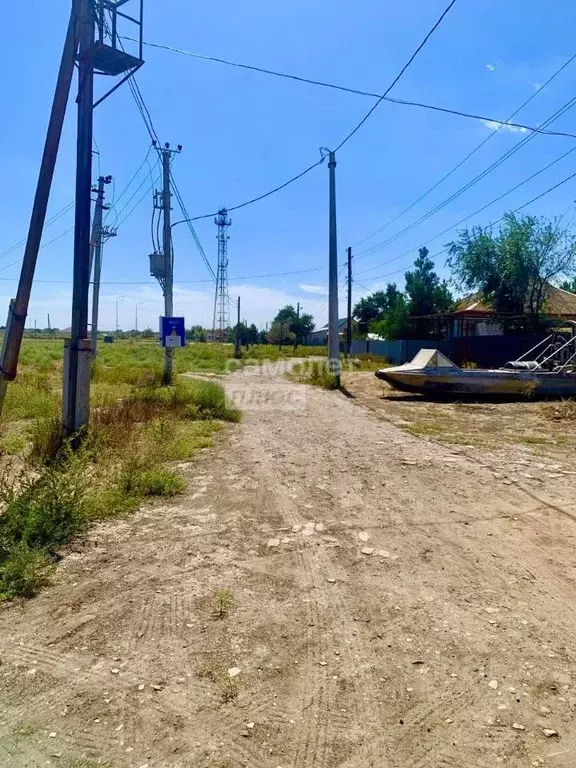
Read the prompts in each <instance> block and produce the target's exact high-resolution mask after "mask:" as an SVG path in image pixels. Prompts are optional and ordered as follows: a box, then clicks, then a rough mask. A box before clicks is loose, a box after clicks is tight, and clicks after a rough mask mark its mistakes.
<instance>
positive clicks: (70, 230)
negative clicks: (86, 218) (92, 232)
mask: <svg viewBox="0 0 576 768" xmlns="http://www.w3.org/2000/svg"><path fill="white" fill-rule="evenodd" d="M73 231H74V227H70V228H69V229H67V230H66V231H65V232H61V233H60V234H59V235H57V236H56V237H55V238H54V239H53V240H50V241H49V242H47V243H43V244H42V245H41V246H40V249H39V250H43V249H44V248H48V246H49V245H52V243H55V242H56V241H57V240H60V239H61V238H62V237H64V236H65V235H68V234H69V233H70V232H73ZM23 260H24V257H23V256H21V257H20V258H19V259H16V261H12V262H11V263H10V264H6V265H4V266H3V267H1V268H0V272H4V270H5V269H8V268H9V267H13V266H14V265H15V264H20V263H21V262H22V261H23ZM14 279H15V280H17V279H18V278H14Z"/></svg>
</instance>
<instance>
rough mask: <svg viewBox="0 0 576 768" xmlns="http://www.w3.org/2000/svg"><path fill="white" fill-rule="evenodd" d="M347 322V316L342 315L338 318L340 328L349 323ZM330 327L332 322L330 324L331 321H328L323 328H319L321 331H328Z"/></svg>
mask: <svg viewBox="0 0 576 768" xmlns="http://www.w3.org/2000/svg"><path fill="white" fill-rule="evenodd" d="M347 322H348V318H347V317H341V318H338V328H342V326H343V325H346V324H347ZM329 327H330V324H329V323H326V325H324V326H323V327H322V328H320V329H319V330H321V331H327V330H328V328H329Z"/></svg>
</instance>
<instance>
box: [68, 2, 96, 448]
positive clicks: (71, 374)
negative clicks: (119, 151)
mask: <svg viewBox="0 0 576 768" xmlns="http://www.w3.org/2000/svg"><path fill="white" fill-rule="evenodd" d="M76 7H77V19H78V42H79V52H78V99H77V104H78V137H77V142H76V214H75V221H74V278H73V280H74V283H73V289H72V325H71V338H70V339H69V340H66V342H65V343H64V385H63V393H62V394H63V397H62V424H63V427H64V432H65V434H67V435H72V434H74V433H75V432H77V431H78V430H79V429H80V427H82V426H83V425H84V424H86V422H87V421H88V413H89V408H90V358H91V349H90V344H91V342H90V339H88V338H87V336H88V293H89V285H90V213H91V212H90V207H91V192H92V129H93V121H94V112H93V106H92V105H93V103H94V65H93V60H92V59H93V55H94V52H93V49H94V39H95V34H96V17H95V14H94V9H93V7H92V4H91V2H90V0H77V6H76Z"/></svg>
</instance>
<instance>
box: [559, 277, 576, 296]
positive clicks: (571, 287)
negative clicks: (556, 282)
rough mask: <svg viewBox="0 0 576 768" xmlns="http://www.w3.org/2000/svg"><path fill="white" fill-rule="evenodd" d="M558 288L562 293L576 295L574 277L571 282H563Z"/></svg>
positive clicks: (575, 279) (575, 278)
mask: <svg viewBox="0 0 576 768" xmlns="http://www.w3.org/2000/svg"><path fill="white" fill-rule="evenodd" d="M560 288H562V290H563V291H569V292H570V293H576V277H573V278H572V280H563V281H562V282H561V283H560Z"/></svg>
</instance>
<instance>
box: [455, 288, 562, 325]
mask: <svg viewBox="0 0 576 768" xmlns="http://www.w3.org/2000/svg"><path fill="white" fill-rule="evenodd" d="M545 296H546V299H545V303H544V316H545V317H546V318H549V319H551V320H558V321H560V320H574V321H576V294H575V293H571V292H570V291H565V290H564V289H563V288H557V287H556V286H554V285H548V286H547V287H546V289H545ZM445 320H447V321H448V326H449V332H448V335H449V336H450V337H455V338H462V337H468V336H502V335H503V334H504V327H503V324H502V321H501V320H500V319H499V318H498V316H497V313H496V312H495V310H494V309H493V308H492V307H491V306H490V302H489V301H487V300H486V299H484V298H483V297H482V296H481V294H474V295H473V296H468V297H466V298H464V299H461V300H460V301H459V302H458V303H457V305H456V308H455V309H454V311H453V312H451V313H450V314H449V315H446V316H445Z"/></svg>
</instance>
